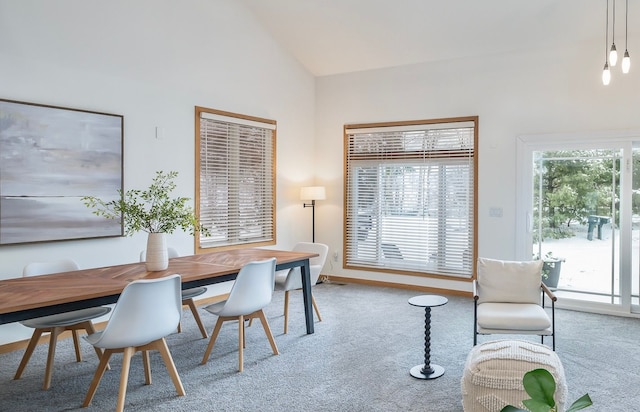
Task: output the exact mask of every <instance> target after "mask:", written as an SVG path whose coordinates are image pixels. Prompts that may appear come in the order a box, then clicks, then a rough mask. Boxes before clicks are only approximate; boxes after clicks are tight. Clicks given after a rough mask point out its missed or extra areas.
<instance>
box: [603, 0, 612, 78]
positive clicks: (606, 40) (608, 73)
mask: <svg viewBox="0 0 640 412" xmlns="http://www.w3.org/2000/svg"><path fill="white" fill-rule="evenodd" d="M608 48H609V0H607V23H606V24H605V35H604V69H603V70H602V84H604V85H605V86H607V85H608V84H609V82H610V81H611V71H610V70H609V60H608Z"/></svg>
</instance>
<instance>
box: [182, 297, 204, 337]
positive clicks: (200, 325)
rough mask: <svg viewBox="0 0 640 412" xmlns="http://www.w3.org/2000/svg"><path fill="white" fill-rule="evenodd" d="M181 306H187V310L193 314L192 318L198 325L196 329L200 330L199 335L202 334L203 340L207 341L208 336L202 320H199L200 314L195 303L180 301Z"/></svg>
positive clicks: (191, 300)
mask: <svg viewBox="0 0 640 412" xmlns="http://www.w3.org/2000/svg"><path fill="white" fill-rule="evenodd" d="M182 303H183V304H185V303H186V304H187V306H189V309H191V313H193V318H194V319H195V321H196V323H197V324H198V329H200V333H201V334H202V338H203V339H207V338H208V337H209V335H208V334H207V329H205V327H204V324H203V323H202V319H200V314H199V313H198V308H197V307H196V302H195V301H194V300H193V299H187V300H184V301H182Z"/></svg>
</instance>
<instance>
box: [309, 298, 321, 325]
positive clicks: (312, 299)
mask: <svg viewBox="0 0 640 412" xmlns="http://www.w3.org/2000/svg"><path fill="white" fill-rule="evenodd" d="M311 303H313V308H314V309H315V310H316V315H318V322H322V316H320V311H319V310H318V304H317V303H316V297H315V296H313V293H312V294H311Z"/></svg>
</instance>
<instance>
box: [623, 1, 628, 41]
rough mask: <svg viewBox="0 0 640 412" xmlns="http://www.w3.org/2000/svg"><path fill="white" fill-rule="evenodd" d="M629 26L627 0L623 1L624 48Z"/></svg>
mask: <svg viewBox="0 0 640 412" xmlns="http://www.w3.org/2000/svg"><path fill="white" fill-rule="evenodd" d="M628 27H629V0H627V1H626V3H625V8H624V49H625V50H627V36H628V34H629V33H628V31H629V30H628V29H627V28H628Z"/></svg>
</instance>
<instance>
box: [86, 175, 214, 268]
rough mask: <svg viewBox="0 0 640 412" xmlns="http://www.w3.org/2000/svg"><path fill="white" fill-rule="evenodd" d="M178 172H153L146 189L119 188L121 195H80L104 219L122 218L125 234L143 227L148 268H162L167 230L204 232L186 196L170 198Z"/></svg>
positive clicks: (166, 257)
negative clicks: (105, 198) (114, 197)
mask: <svg viewBox="0 0 640 412" xmlns="http://www.w3.org/2000/svg"><path fill="white" fill-rule="evenodd" d="M177 175H178V172H175V171H172V172H167V173H165V172H163V171H158V172H156V176H155V178H154V179H153V181H152V183H151V185H150V186H149V188H148V189H147V190H139V189H131V190H128V191H127V192H125V193H123V192H122V191H121V190H119V191H118V193H119V194H120V199H118V200H112V201H110V202H105V201H103V200H101V199H99V198H96V197H93V196H85V197H83V198H82V201H83V202H84V204H85V205H86V206H87V207H89V208H92V209H94V211H93V213H94V214H95V215H97V216H102V217H104V218H107V219H122V222H123V225H124V230H125V235H127V236H131V235H133V234H134V233H136V232H139V231H144V232H147V233H148V234H149V236H148V238H147V257H146V264H147V270H150V271H156V270H164V269H166V268H167V267H168V264H169V258H168V255H167V245H166V240H165V234H166V233H173V232H174V231H175V230H176V229H178V228H181V229H182V230H184V231H186V232H188V233H190V234H191V235H193V234H195V232H197V231H201V232H203V233H206V232H207V231H206V229H205V228H203V227H202V225H200V223H199V222H198V219H197V218H196V216H195V213H194V211H193V208H191V206H189V205H187V202H188V201H189V200H190V199H189V198H188V197H175V198H171V197H170V193H171V192H172V191H173V190H174V189H175V188H176V184H175V183H174V182H173V179H174V178H175V177H176V176H177Z"/></svg>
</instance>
